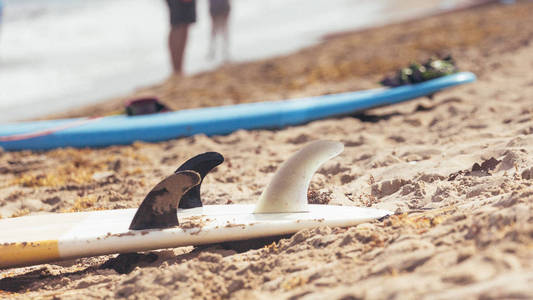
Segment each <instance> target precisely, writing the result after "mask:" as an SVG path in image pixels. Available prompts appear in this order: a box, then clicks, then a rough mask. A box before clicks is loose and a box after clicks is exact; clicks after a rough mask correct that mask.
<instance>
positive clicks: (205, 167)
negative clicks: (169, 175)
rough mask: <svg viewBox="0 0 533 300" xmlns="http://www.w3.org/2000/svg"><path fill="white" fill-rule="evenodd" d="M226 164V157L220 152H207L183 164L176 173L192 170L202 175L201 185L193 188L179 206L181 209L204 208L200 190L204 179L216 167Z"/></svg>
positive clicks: (182, 198) (184, 196)
mask: <svg viewBox="0 0 533 300" xmlns="http://www.w3.org/2000/svg"><path fill="white" fill-rule="evenodd" d="M222 162H224V156H222V154H220V153H218V152H206V153H202V154H199V155H196V156H195V157H193V158H191V159H189V160H188V161H186V162H185V163H183V164H182V165H181V166H180V167H179V168H178V169H177V170H176V172H179V171H185V170H192V171H195V172H197V173H198V174H200V183H199V184H198V185H196V186H194V187H193V188H191V189H190V190H189V191H188V192H187V193H185V195H183V197H181V201H180V204H179V208H194V207H201V206H202V198H201V197H200V188H201V187H202V182H203V181H204V177H205V176H206V175H207V174H208V173H209V172H210V171H211V170H213V169H214V168H215V167H216V166H218V165H220V164H221V163H222Z"/></svg>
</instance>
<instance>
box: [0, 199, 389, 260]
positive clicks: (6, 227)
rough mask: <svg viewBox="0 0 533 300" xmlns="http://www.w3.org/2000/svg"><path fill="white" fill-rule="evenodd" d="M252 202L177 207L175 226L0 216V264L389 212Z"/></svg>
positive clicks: (125, 215) (118, 213)
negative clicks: (287, 208)
mask: <svg viewBox="0 0 533 300" xmlns="http://www.w3.org/2000/svg"><path fill="white" fill-rule="evenodd" d="M254 209H255V205H247V204H243V205H239V204H234V205H205V206H203V207H198V208H191V209H179V210H178V216H179V218H180V225H179V226H178V227H172V228H165V229H144V230H130V229H128V227H129V226H130V222H131V220H132V218H133V216H134V214H135V212H136V209H121V210H103V211H91V212H79V213H61V214H44V215H37V216H26V217H19V218H11V219H2V220H0V228H1V229H2V235H1V236H0V267H2V268H6V267H14V266H24V265H31V264H38V263H42V262H49V261H54V260H62V259H69V258H76V257H88V256H96V255H104V254H111V253H127V252H136V251H146V250H154V249H163V248H171V247H180V246H190V245H202V244H211V243H220V242H226V241H236V240H247V239H254V238H260V237H269V236H278V235H285V234H291V233H295V232H297V231H299V230H302V229H306V228H313V227H318V226H332V227H347V226H353V225H357V224H360V223H363V222H368V221H371V220H373V219H378V218H382V217H384V216H387V215H390V214H391V212H389V211H386V210H380V209H373V208H362V207H351V206H335V205H309V210H308V212H301V213H260V214H258V213H254Z"/></svg>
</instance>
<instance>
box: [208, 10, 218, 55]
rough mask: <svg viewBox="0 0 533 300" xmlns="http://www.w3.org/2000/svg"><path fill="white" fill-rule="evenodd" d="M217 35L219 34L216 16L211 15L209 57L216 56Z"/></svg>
mask: <svg viewBox="0 0 533 300" xmlns="http://www.w3.org/2000/svg"><path fill="white" fill-rule="evenodd" d="M216 36H217V27H216V19H215V17H214V16H211V36H210V39H209V50H208V52H207V58H208V59H214V58H215V47H216Z"/></svg>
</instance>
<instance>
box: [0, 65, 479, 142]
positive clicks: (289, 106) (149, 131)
mask: <svg viewBox="0 0 533 300" xmlns="http://www.w3.org/2000/svg"><path fill="white" fill-rule="evenodd" d="M475 79H476V76H475V75H474V74H472V73H469V72H461V73H457V74H453V75H448V76H444V77H440V78H436V79H432V80H429V81H426V82H422V83H418V84H413V85H406V86H400V87H395V88H379V89H373V90H365V91H357V92H349V93H340V94H330V95H324V96H319V97H311V98H304V99H292V100H283V101H269V102H258V103H247V104H238V105H229V106H220V107H208V108H199V109H184V110H180V111H176V112H168V113H161V114H154V115H145V116H136V117H127V116H110V117H103V118H97V119H83V118H82V119H79V118H78V119H62V120H52V121H35V122H18V123H12V124H4V125H1V126H0V147H2V148H3V149H4V150H46V149H53V148H60V147H103V146H109V145H120V144H131V143H133V142H135V141H145V142H158V141H164V140H169V139H173V138H178V137H183V136H191V135H195V134H200V133H203V134H206V135H221V134H229V133H231V132H233V131H236V130H239V129H248V130H252V129H262V128H266V129H268V128H282V127H285V126H291V125H299V124H304V123H307V122H310V121H313V120H318V119H323V118H328V117H333V116H340V115H347V114H352V113H355V112H358V111H363V110H366V109H369V108H374V107H379V106H385V105H390V104H394V103H399V102H403V101H407V100H411V99H414V98H417V97H422V96H425V95H429V94H433V93H435V92H437V91H439V90H442V89H445V88H448V87H452V86H456V85H461V84H465V83H468V82H473V81H475ZM40 132H42V133H43V134H39V133H40ZM16 135H22V139H12V140H10V137H11V138H12V137H14V136H16ZM28 136H30V138H28Z"/></svg>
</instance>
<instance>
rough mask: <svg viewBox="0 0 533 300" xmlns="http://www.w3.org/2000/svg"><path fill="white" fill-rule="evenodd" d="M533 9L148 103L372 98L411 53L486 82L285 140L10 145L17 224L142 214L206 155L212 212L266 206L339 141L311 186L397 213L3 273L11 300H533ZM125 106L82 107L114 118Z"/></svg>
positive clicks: (291, 61) (348, 42) (377, 41)
mask: <svg viewBox="0 0 533 300" xmlns="http://www.w3.org/2000/svg"><path fill="white" fill-rule="evenodd" d="M532 14H533V2H530V1H529V2H526V1H523V2H517V4H515V5H511V6H505V5H498V4H491V5H487V6H483V7H480V8H477V9H473V10H465V11H460V12H454V13H450V14H446V15H442V16H434V17H431V18H426V19H423V20H417V21H414V22H411V23H409V24H403V25H402V24H395V25H390V26H383V27H380V28H375V29H372V30H369V31H364V32H358V33H353V34H349V35H347V36H344V37H339V38H337V39H334V40H330V41H328V42H326V43H323V44H320V45H318V46H315V47H311V48H309V49H304V50H302V51H299V52H298V53H295V54H291V55H288V56H283V57H278V58H275V59H268V60H262V61H259V62H254V63H247V64H242V65H233V66H226V67H224V68H221V69H220V70H217V71H215V72H212V73H209V74H200V75H197V76H194V77H192V78H182V79H177V78H174V79H170V80H169V81H168V82H166V83H163V84H161V85H159V86H155V87H151V88H148V89H145V90H141V91H139V92H137V93H136V94H135V95H137V96H142V95H145V94H148V93H149V94H155V95H157V96H159V97H161V99H163V100H164V101H166V102H167V103H169V104H171V105H173V106H174V108H178V109H179V108H186V107H191V106H193V105H196V106H214V105H221V104H233V103H244V102H247V101H259V100H264V99H270V100H274V99H283V98H295V97H300V96H312V95H321V94H326V93H334V92H340V91H346V90H351V89H365V88H369V87H374V86H376V82H377V81H378V80H379V79H380V78H381V76H383V75H385V74H387V73H388V72H390V71H392V70H394V69H396V68H399V67H402V66H404V65H405V64H407V63H408V62H409V60H417V61H420V60H424V59H426V58H427V57H429V56H432V55H437V54H439V53H440V52H449V53H451V54H452V55H453V56H454V58H455V59H456V60H457V62H458V65H459V67H460V68H461V69H462V70H465V71H466V70H468V71H474V72H475V73H476V74H477V75H478V81H477V82H476V83H473V84H469V85H465V86H461V87H458V88H454V89H450V90H446V91H443V92H441V93H438V94H436V95H435V97H434V99H433V100H429V99H425V98H424V99H416V100H413V101H410V102H407V103H402V104H397V105H393V106H387V107H381V108H377V109H373V110H370V111H368V112H365V114H364V115H363V116H355V117H354V116H346V117H340V118H331V119H325V120H320V121H315V122H311V123H308V124H305V125H301V126H292V127H288V128H284V129H279V130H253V131H245V130H239V131H237V132H234V133H232V134H229V135H225V136H213V137H207V136H205V135H195V136H192V137H187V138H180V139H175V140H170V141H166V142H160V143H135V144H133V145H130V146H112V147H106V148H99V149H70V148H67V149H57V150H52V151H44V152H33V151H20V152H0V182H3V184H2V185H0V216H2V217H4V218H10V217H17V216H22V215H27V214H42V213H60V212H74V211H90V210H98V209H121V208H133V207H137V206H138V204H139V203H140V202H141V201H142V199H143V197H144V196H145V194H146V193H147V192H148V190H149V189H150V188H151V187H152V186H153V185H154V184H156V183H157V182H159V180H160V179H161V178H164V177H165V176H167V175H168V174H171V173H172V172H174V170H175V169H176V167H177V166H179V165H180V164H181V163H183V162H184V161H186V160H187V159H188V158H190V157H192V156H194V155H197V154H199V153H202V152H206V151H217V152H219V153H222V154H223V155H224V157H225V159H226V160H225V162H224V163H223V164H221V165H220V166H218V167H217V168H216V169H215V170H214V171H213V172H211V173H210V175H208V176H207V177H206V178H205V180H204V183H203V185H202V198H203V201H204V203H205V204H229V203H236V204H239V203H241V204H250V203H254V202H255V201H257V199H258V197H259V195H260V194H261V192H262V190H263V189H264V188H265V186H266V184H267V183H268V182H269V179H270V177H271V176H272V175H273V174H274V172H275V170H276V169H277V168H278V167H279V165H280V163H281V162H283V161H284V160H285V159H286V158H288V157H289V156H290V155H291V153H293V152H295V151H297V150H298V149H300V148H302V147H303V146H304V145H305V144H306V143H309V142H311V141H313V140H317V139H329V140H336V141H340V142H342V143H343V144H344V146H345V150H344V152H343V153H341V154H340V155H339V156H337V157H335V158H334V159H332V160H331V161H329V162H327V163H325V164H324V165H323V166H322V167H321V168H320V169H319V171H318V173H317V174H316V175H315V176H314V177H313V180H312V181H311V185H310V188H309V190H310V192H312V193H314V194H315V195H319V197H320V199H321V202H324V203H329V204H336V205H351V206H367V207H374V208H379V209H386V210H389V211H395V214H394V215H393V216H391V217H389V218H385V219H382V220H376V221H373V222H368V223H363V224H360V225H358V226H353V227H349V228H330V227H321V228H316V229H309V230H301V231H300V232H298V233H296V234H295V235H293V236H291V237H284V238H280V239H279V240H277V241H275V242H274V243H269V244H268V245H267V244H265V245H259V246H260V247H259V248H249V249H247V248H246V249H239V250H236V249H228V248H225V247H224V246H223V245H209V246H206V247H198V248H193V247H181V248H174V249H163V250H158V251H149V252H148V253H150V255H151V256H154V255H155V257H157V259H156V260H155V261H150V262H148V261H143V260H138V261H131V262H128V263H125V265H124V266H125V267H127V268H131V270H132V271H131V272H129V273H127V274H121V273H118V272H116V271H115V270H114V269H105V268H103V266H104V265H105V264H106V263H108V262H110V261H112V259H113V258H114V257H115V255H105V256H99V257H91V258H83V259H76V260H68V261H63V262H58V263H53V264H45V265H39V266H34V267H26V268H14V269H8V270H0V297H10V298H13V299H26V298H31V297H33V298H59V299H80V298H89V297H93V298H105V297H109V298H117V297H122V298H127V297H131V298H134V297H138V298H150V297H170V298H172V297H176V298H186V299H192V298H205V299H228V298H230V299H251V298H254V299H272V298H282V299H324V298H327V299H393V298H398V297H400V298H409V299H411V298H412V299H422V298H427V299H450V298H454V299H455V298H461V299H480V298H485V299H494V298H501V299H507V298H513V297H514V298H523V299H527V298H533V292H532V290H531V281H532V280H533V277H532V275H531V274H533V266H532V264H531V261H533V252H532V251H531V247H532V245H533V234H532V233H533V151H532V150H531V149H533V108H532V105H531V103H532V102H531V101H532V99H533V98H532V97H533V75H532V74H531V72H530V69H531V66H533V54H532V53H533V29H532V28H533V19H532V18H531V17H530V16H531V15H532ZM444 50H445V51H444ZM212 99H219V100H217V101H213V100H212ZM119 100H120V99H117V100H115V102H109V103H107V104H106V105H105V106H103V107H96V108H87V109H86V112H91V113H99V112H106V111H112V110H113V109H114V108H116V106H113V105H118V103H119ZM193 101H194V102H193ZM78 113H82V111H79V112H78ZM74 115H75V112H71V114H70V115H69V116H74ZM487 161H491V163H490V164H488V163H485V162H487ZM488 165H491V166H488ZM483 166H485V167H483Z"/></svg>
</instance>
